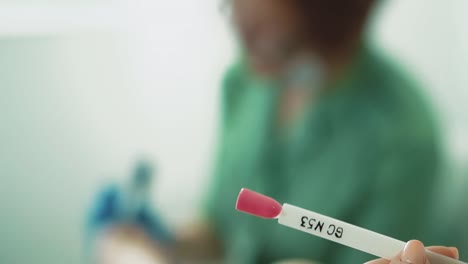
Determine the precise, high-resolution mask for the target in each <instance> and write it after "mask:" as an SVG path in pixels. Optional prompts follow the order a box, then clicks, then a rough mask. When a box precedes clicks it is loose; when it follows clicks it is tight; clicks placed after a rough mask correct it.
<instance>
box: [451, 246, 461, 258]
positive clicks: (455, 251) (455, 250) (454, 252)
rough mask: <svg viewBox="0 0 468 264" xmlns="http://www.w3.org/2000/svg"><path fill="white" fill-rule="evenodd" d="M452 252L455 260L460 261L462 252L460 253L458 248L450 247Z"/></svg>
mask: <svg viewBox="0 0 468 264" xmlns="http://www.w3.org/2000/svg"><path fill="white" fill-rule="evenodd" d="M449 249H450V252H452V254H453V258H455V259H459V258H460V252H459V251H458V248H456V247H449Z"/></svg>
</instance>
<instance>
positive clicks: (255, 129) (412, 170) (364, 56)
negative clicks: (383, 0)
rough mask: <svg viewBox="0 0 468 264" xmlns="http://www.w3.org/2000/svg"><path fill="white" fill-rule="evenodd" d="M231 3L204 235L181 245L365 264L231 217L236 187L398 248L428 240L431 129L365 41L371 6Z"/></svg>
mask: <svg viewBox="0 0 468 264" xmlns="http://www.w3.org/2000/svg"><path fill="white" fill-rule="evenodd" d="M229 5H230V9H231V11H232V20H233V24H234V26H235V29H236V32H237V35H238V39H239V43H240V46H241V54H240V58H239V60H238V61H236V62H235V63H234V64H233V65H232V67H231V68H230V69H229V70H228V72H227V74H226V77H225V79H224V83H223V87H222V89H223V90H222V102H223V104H222V105H223V109H222V111H223V116H222V121H221V124H222V127H221V136H220V143H219V153H218V160H217V167H216V170H215V173H214V178H213V182H212V184H211V186H210V189H209V191H208V195H207V199H206V204H205V207H204V208H203V210H202V213H201V221H200V222H201V223H202V224H201V225H202V226H203V228H201V229H200V230H203V231H204V232H193V231H191V232H190V234H188V235H187V234H184V233H183V232H182V233H181V235H180V237H179V241H184V243H183V244H184V245H185V248H198V249H197V250H196V251H197V252H204V251H203V250H202V249H201V248H200V247H201V246H202V243H200V241H201V238H202V237H203V238H205V239H206V238H208V237H211V238H212V239H210V241H211V243H209V245H213V241H218V245H219V246H220V249H221V252H222V255H223V258H224V259H225V260H226V262H228V263H272V262H275V261H280V260H288V259H304V260H310V261H318V262H322V263H328V264H333V263H363V262H365V261H366V260H369V256H366V255H365V254H363V253H360V252H358V251H355V250H352V249H348V248H345V247H343V246H339V245H336V244H332V243H329V242H326V241H323V240H320V239H317V238H314V237H311V236H309V235H306V234H301V232H294V231H291V230H288V229H284V228H281V227H278V226H277V224H276V223H275V222H274V221H273V222H269V221H264V220H262V219H256V218H254V217H251V216H248V215H242V214H239V213H237V212H235V211H234V210H233V206H234V201H235V200H236V196H237V194H238V192H239V190H240V189H241V188H242V187H247V188H249V189H252V190H255V191H258V192H261V193H264V194H266V195H268V196H271V197H274V198H275V199H277V200H279V201H285V202H286V201H287V202H288V203H291V204H295V205H298V206H301V207H304V208H308V209H311V210H314V211H317V212H320V213H323V214H326V215H329V216H332V217H335V218H338V219H342V220H345V221H347V222H351V223H353V224H356V225H359V226H362V227H364V228H368V229H371V230H375V231H378V232H380V233H383V234H386V235H389V236H393V237H396V238H399V239H403V240H410V239H411V238H421V239H423V238H425V236H424V235H425V234H426V233H425V232H424V231H425V230H423V229H424V228H422V227H421V226H424V220H425V216H426V213H427V211H426V210H427V207H426V205H427V204H428V202H427V201H428V200H429V198H430V196H431V193H432V188H433V185H434V182H435V180H436V176H437V172H438V166H439V164H440V155H439V143H438V134H437V128H436V125H435V123H434V121H433V118H432V115H431V112H430V109H429V107H428V104H427V103H426V102H425V100H424V99H423V98H422V96H421V95H420V91H419V90H418V88H417V87H416V86H415V84H414V83H413V82H412V81H411V80H410V79H409V78H407V77H406V76H405V74H404V73H403V72H401V71H400V70H399V69H398V68H397V67H396V66H395V65H393V64H392V63H391V62H389V61H388V60H386V59H385V58H383V57H382V56H381V55H379V54H378V52H376V51H375V50H374V49H373V48H372V47H370V45H369V43H368V40H367V39H366V34H365V25H366V22H367V20H368V17H369V14H370V11H371V9H372V7H373V5H374V1H373V0H345V1H343V0H330V1H313V0H312V1H311V0H289V1H284V0H232V1H230V2H229ZM190 241H196V244H197V245H196V247H192V246H193V244H191V243H190ZM190 245H192V246H190Z"/></svg>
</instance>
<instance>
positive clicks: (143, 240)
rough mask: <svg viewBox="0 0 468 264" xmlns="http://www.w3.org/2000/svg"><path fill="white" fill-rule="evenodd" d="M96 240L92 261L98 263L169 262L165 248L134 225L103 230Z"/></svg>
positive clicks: (156, 263)
mask: <svg viewBox="0 0 468 264" xmlns="http://www.w3.org/2000/svg"><path fill="white" fill-rule="evenodd" d="M96 242H97V243H96V248H95V252H94V261H95V263H98V264H130V263H137V262H138V263H148V264H162V263H164V264H166V263H169V261H168V258H167V254H166V252H165V250H164V249H163V248H162V247H160V246H159V245H158V244H157V242H155V241H154V240H152V239H151V238H150V237H148V236H147V234H146V233H145V232H144V230H142V229H140V228H138V227H136V226H130V225H119V226H114V227H111V228H109V229H107V230H103V231H101V232H100V234H99V236H98V239H97V241H96Z"/></svg>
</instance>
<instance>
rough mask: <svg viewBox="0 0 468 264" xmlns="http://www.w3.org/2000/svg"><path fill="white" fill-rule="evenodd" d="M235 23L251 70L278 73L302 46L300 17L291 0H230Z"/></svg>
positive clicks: (262, 73)
mask: <svg viewBox="0 0 468 264" xmlns="http://www.w3.org/2000/svg"><path fill="white" fill-rule="evenodd" d="M232 9H233V10H232V11H233V19H234V24H235V27H236V30H237V33H238V35H239V38H240V40H241V43H242V45H243V48H244V49H245V52H246V55H247V60H248V63H249V64H250V66H251V67H252V68H253V70H254V71H255V72H256V73H258V74H261V75H265V76H270V77H274V76H278V75H280V74H282V73H283V72H284V71H285V68H286V67H287V64H288V63H289V61H290V60H291V58H292V57H294V56H296V55H297V53H299V52H300V51H303V50H304V46H306V45H304V41H303V38H302V36H304V34H302V32H303V30H301V24H302V23H301V21H300V19H299V18H298V16H297V14H296V13H297V12H296V11H295V9H294V6H293V5H292V4H291V1H290V0H232Z"/></svg>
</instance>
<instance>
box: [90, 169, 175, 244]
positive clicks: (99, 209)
mask: <svg viewBox="0 0 468 264" xmlns="http://www.w3.org/2000/svg"><path fill="white" fill-rule="evenodd" d="M152 181H153V168H152V167H151V166H150V165H149V164H148V163H147V162H140V163H138V164H137V166H136V168H135V171H134V173H133V175H132V177H131V180H130V182H129V183H128V184H125V185H123V186H119V185H118V184H111V185H109V186H107V187H105V188H104V189H103V190H102V191H100V192H99V193H98V195H97V198H96V199H95V201H94V204H93V208H92V209H91V210H90V212H89V215H88V220H87V225H86V233H87V239H86V240H87V241H86V242H87V244H92V242H93V241H94V239H95V238H96V235H97V233H98V232H99V231H101V230H103V229H105V228H107V227H109V226H112V225H116V224H130V225H135V226H137V227H139V228H142V229H143V230H144V231H145V233H146V234H147V235H148V236H149V237H150V238H152V239H153V240H155V241H157V242H159V243H160V244H161V245H162V246H165V247H166V246H167V247H170V246H171V245H172V244H173V242H174V238H173V236H172V234H171V232H170V231H169V229H168V228H167V226H166V225H165V224H164V223H163V221H162V220H161V218H160V216H159V214H158V212H157V211H155V210H154V209H153V208H151V206H150V204H149V202H150V199H149V195H150V187H151V183H152Z"/></svg>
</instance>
